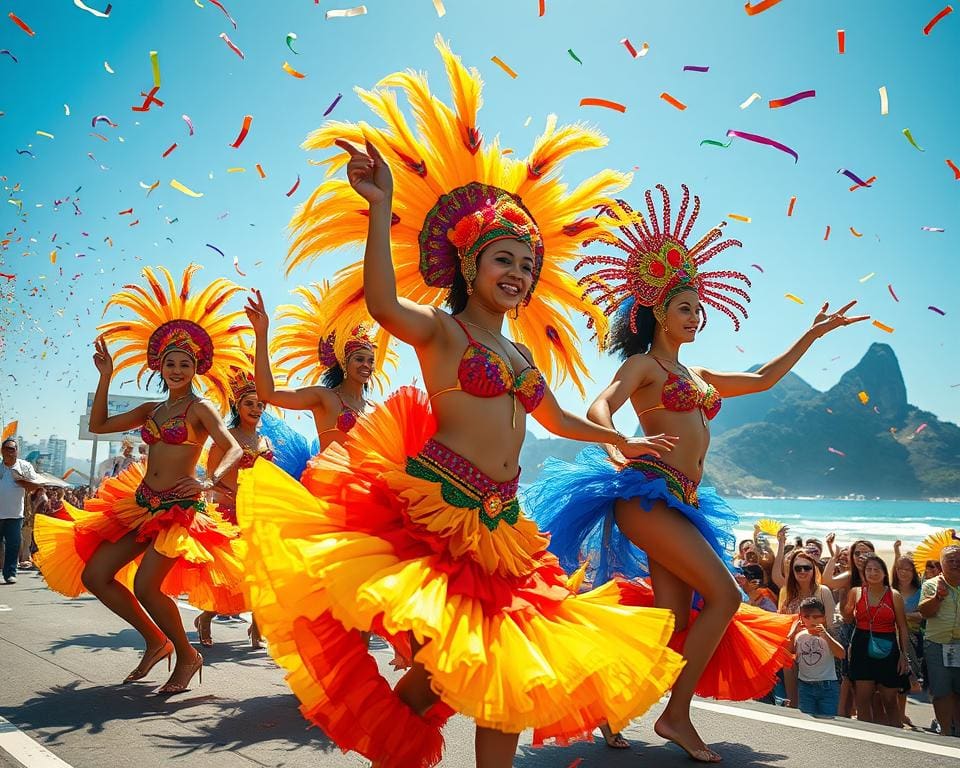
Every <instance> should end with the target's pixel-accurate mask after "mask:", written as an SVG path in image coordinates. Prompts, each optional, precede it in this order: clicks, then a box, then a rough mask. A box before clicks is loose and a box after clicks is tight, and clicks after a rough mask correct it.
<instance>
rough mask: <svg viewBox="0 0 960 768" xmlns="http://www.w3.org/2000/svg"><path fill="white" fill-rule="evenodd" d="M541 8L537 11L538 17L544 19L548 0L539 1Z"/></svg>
mask: <svg viewBox="0 0 960 768" xmlns="http://www.w3.org/2000/svg"><path fill="white" fill-rule="evenodd" d="M539 5H540V7H539V8H538V9H537V16H539V17H540V18H543V14H545V13H546V12H547V0H539Z"/></svg>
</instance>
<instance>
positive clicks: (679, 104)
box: [660, 91, 687, 112]
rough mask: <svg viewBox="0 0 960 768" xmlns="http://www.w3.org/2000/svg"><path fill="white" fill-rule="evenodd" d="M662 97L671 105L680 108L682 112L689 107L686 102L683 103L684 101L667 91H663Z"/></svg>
mask: <svg viewBox="0 0 960 768" xmlns="http://www.w3.org/2000/svg"><path fill="white" fill-rule="evenodd" d="M660 98H661V99H663V100H664V101H665V102H667V104H669V105H670V106H672V107H676V108H677V109H679V110H680V111H681V112H682V111H683V110H685V109H686V108H687V105H686V104H684V103H683V102H682V101H680V100H679V99H675V98H674V97H673V96H671V95H670V94H669V93H667V92H666V91H664V92H663V93H661V94H660Z"/></svg>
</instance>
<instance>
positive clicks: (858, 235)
mask: <svg viewBox="0 0 960 768" xmlns="http://www.w3.org/2000/svg"><path fill="white" fill-rule="evenodd" d="M850 234H851V235H853V236H854V237H863V233H862V232H857V230H855V229H854V228H853V227H850Z"/></svg>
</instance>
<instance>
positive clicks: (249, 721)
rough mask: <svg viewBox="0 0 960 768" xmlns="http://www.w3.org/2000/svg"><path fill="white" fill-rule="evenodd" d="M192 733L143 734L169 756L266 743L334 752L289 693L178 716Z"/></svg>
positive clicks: (288, 748)
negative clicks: (215, 712)
mask: <svg viewBox="0 0 960 768" xmlns="http://www.w3.org/2000/svg"><path fill="white" fill-rule="evenodd" d="M181 722H182V723H183V724H184V725H186V726H188V727H189V728H190V729H191V731H195V732H196V733H193V734H189V735H184V734H170V733H154V734H150V733H146V732H144V735H145V736H146V737H148V738H151V739H153V740H155V741H156V742H157V743H159V744H160V745H161V746H162V747H163V748H164V749H167V750H170V751H171V753H172V754H171V755H170V757H185V756H187V755H194V754H197V753H203V752H227V751H234V750H238V749H245V748H249V747H252V746H255V745H257V744H263V743H265V742H270V749H271V750H274V749H281V750H283V751H285V752H295V751H297V750H301V749H313V750H316V749H318V750H320V751H321V752H324V753H328V752H336V751H339V747H337V745H336V744H334V743H333V742H332V741H331V740H330V739H329V738H328V737H327V735H326V734H325V733H324V732H323V731H321V730H320V729H319V728H313V727H311V726H310V724H309V723H308V722H307V721H305V720H304V719H303V716H302V715H301V714H300V710H299V709H298V707H297V699H296V697H294V696H293V695H292V694H286V695H275V696H255V697H253V698H250V699H243V700H240V701H230V702H226V701H225V702H223V705H222V712H221V715H220V716H219V717H213V718H212V717H210V714H209V712H204V713H198V714H196V715H191V716H189V717H186V718H183V719H181Z"/></svg>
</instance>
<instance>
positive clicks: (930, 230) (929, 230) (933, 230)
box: [37, 131, 946, 232]
mask: <svg viewBox="0 0 960 768" xmlns="http://www.w3.org/2000/svg"><path fill="white" fill-rule="evenodd" d="M37 133H40V131H37ZM50 138H53V137H52V136H51V137H50ZM920 229H922V230H923V231H924V232H946V230H945V229H944V228H943V227H920Z"/></svg>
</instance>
